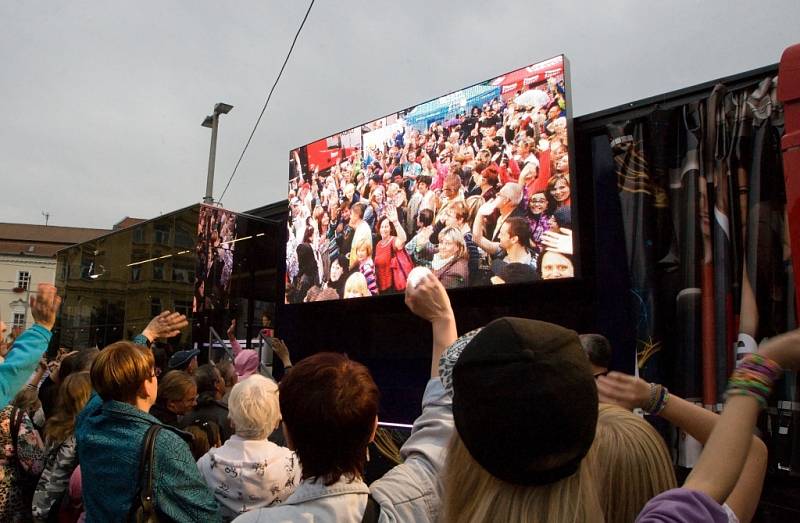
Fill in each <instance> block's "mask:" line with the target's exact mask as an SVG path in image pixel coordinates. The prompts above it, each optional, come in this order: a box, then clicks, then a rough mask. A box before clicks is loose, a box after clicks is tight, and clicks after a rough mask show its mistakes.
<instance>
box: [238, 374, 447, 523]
mask: <svg viewBox="0 0 800 523" xmlns="http://www.w3.org/2000/svg"><path fill="white" fill-rule="evenodd" d="M453 426H454V425H453V408H452V398H451V397H450V395H449V394H447V393H446V392H445V390H444V387H443V386H442V382H441V380H440V379H439V378H433V379H431V380H430V381H429V382H428V385H427V387H426V388H425V395H424V396H423V398H422V414H421V415H420V417H419V418H417V420H416V421H415V422H414V428H413V429H412V432H411V437H409V438H408V441H406V443H405V444H404V445H403V448H402V449H400V455H401V456H402V458H403V463H402V464H400V465H397V466H396V467H394V468H393V469H392V470H390V471H389V472H387V473H386V475H385V476H383V477H382V478H381V479H379V480H377V481H375V482H374V483H373V484H372V485H371V486H370V487H367V485H366V484H365V483H364V482H363V481H360V480H355V481H352V482H347V481H346V480H345V479H344V478H342V479H340V480H339V481H338V482H336V483H334V484H333V485H330V486H328V487H326V486H324V485H322V484H320V483H316V482H312V481H304V482H302V483H301V484H300V485H299V486H298V487H297V490H295V491H294V493H293V494H292V495H291V496H289V498H288V499H287V500H286V501H285V502H284V503H283V505H281V506H278V507H271V508H265V509H259V510H255V511H252V512H247V513H245V514H242V515H241V516H239V517H238V518H236V520H235V522H236V523H267V522H285V521H303V522H308V523H312V522H320V523H321V522H329V521H336V522H343V523H348V522H352V523H359V522H360V521H361V519H362V517H363V515H364V511H365V510H366V507H367V494H369V493H372V497H373V498H375V501H376V502H377V503H378V504H379V505H380V508H381V513H380V519H379V521H380V522H381V523H395V522H409V521H414V522H418V523H424V522H433V521H436V520H437V518H438V514H439V506H440V500H441V485H440V483H439V474H440V471H441V470H442V466H443V465H444V459H445V451H446V449H447V444H448V442H449V441H450V436H451V435H452V434H453ZM301 465H302V463H301Z"/></svg>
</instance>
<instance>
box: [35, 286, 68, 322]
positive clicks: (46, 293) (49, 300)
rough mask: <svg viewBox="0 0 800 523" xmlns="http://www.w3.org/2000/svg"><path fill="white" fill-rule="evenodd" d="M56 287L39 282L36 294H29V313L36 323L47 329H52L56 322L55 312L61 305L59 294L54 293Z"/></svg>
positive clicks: (56, 312)
mask: <svg viewBox="0 0 800 523" xmlns="http://www.w3.org/2000/svg"><path fill="white" fill-rule="evenodd" d="M56 291H57V289H56V288H55V286H53V285H50V284H49V283H40V284H39V285H38V287H37V289H36V295H35V296H31V302H30V305H31V314H33V319H34V320H36V323H38V324H39V325H41V326H42V327H44V328H45V329H47V330H53V325H55V323H56V314H58V308H59V307H61V296H59V295H58V294H56Z"/></svg>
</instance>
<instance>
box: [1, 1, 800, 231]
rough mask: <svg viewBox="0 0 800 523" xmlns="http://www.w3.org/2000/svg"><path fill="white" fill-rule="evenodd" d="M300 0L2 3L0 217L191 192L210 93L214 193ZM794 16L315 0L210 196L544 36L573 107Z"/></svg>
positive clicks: (749, 56)
mask: <svg viewBox="0 0 800 523" xmlns="http://www.w3.org/2000/svg"><path fill="white" fill-rule="evenodd" d="M720 5H723V6H724V10H723V9H722V8H720V7H719V6H720ZM307 6H308V3H307V2H306V1H305V0H297V1H291V2H290V1H287V0H284V1H263V0H262V1H242V0H239V1H236V2H211V1H188V0H186V1H180V2H178V1H166V0H159V1H136V2H102V1H69V2H65V1H55V0H54V1H24V2H23V1H22V0H19V1H13V0H5V1H3V2H0V20H2V22H3V23H2V28H3V30H2V31H0V56H2V58H3V60H2V64H3V67H2V70H0V92H2V93H3V96H4V100H5V102H4V104H3V108H2V113H1V114H2V125H0V182H2V183H0V221H4V222H19V223H44V218H43V216H42V212H44V211H47V212H49V213H50V215H51V216H50V224H51V225H66V226H84V227H110V226H111V225H112V224H114V223H115V222H117V221H118V220H120V219H122V218H123V217H125V216H135V217H142V218H152V217H155V216H157V215H158V214H159V213H162V212H169V211H172V210H175V209H177V208H180V207H183V206H185V205H189V204H191V203H194V202H197V201H200V200H201V199H202V196H203V192H204V190H205V179H206V170H207V166H208V147H209V141H210V130H208V129H206V128H203V127H201V125H200V124H201V122H202V120H203V118H204V117H205V116H206V114H209V113H210V111H211V110H212V108H213V106H214V104H215V103H216V102H220V101H224V102H227V103H230V104H232V105H234V109H233V111H232V112H231V113H230V114H228V115H226V116H223V117H222V119H221V123H220V131H219V145H218V152H217V178H216V182H215V186H214V188H215V190H214V196H215V197H219V195H220V193H221V191H222V188H223V187H224V186H225V183H226V182H227V179H228V177H229V176H230V173H231V172H232V170H233V168H234V165H235V163H236V159H237V158H238V156H239V154H240V153H241V151H242V148H243V146H244V144H245V142H246V140H247V137H248V135H249V133H250V131H251V129H252V127H253V125H254V123H255V121H256V118H257V117H258V113H259V111H260V110H261V107H262V105H263V103H264V100H265V98H266V95H267V92H268V90H269V87H270V86H271V85H272V82H273V81H274V79H275V76H276V75H277V73H278V70H279V68H280V65H281V63H282V61H283V58H284V56H285V54H286V52H287V50H288V47H289V44H290V42H291V38H292V36H293V35H294V32H295V31H296V29H297V27H298V25H299V23H300V20H301V19H302V17H303V14H304V13H305V10H306V8H307ZM545 6H546V9H545ZM611 6H613V8H612V7H611ZM756 6H758V7H756ZM798 19H800V2H797V1H796V0H787V1H766V2H761V3H753V2H749V1H730V2H725V3H717V2H704V1H702V0H677V1H673V2H649V1H642V0H619V1H615V2H593V1H591V2H590V1H585V2H561V3H554V2H540V1H533V0H521V1H517V0H508V1H503V2H496V3H495V2H486V1H465V0H460V1H458V2H454V1H452V2H451V1H448V2H445V1H439V2H436V1H431V0H425V1H409V0H406V1H403V2H397V1H391V2H388V1H387V2H384V1H368V0H359V1H349V0H338V1H332V0H317V2H316V4H315V5H314V8H313V10H312V12H311V15H310V17H309V19H308V22H307V23H306V26H305V29H304V30H303V32H302V34H301V35H300V38H299V40H298V42H297V45H296V47H295V51H294V54H293V55H292V58H291V59H290V61H289V64H288V66H287V68H286V71H285V72H284V75H283V79H282V80H281V82H280V84H279V85H278V87H277V90H276V92H275V94H274V96H273V98H272V101H271V102H270V106H269V107H268V108H267V112H266V114H265V115H264V119H263V121H262V122H261V125H260V127H259V129H258V131H257V132H256V135H255V137H254V139H253V142H252V144H251V145H250V149H249V151H248V153H247V155H246V156H245V158H244V160H243V162H242V165H241V166H240V168H239V172H238V173H237V175H236V177H235V179H234V180H233V183H232V184H231V188H230V189H229V190H228V194H227V195H226V196H225V198H224V201H223V203H224V205H225V207H227V208H230V209H233V210H237V211H246V210H249V209H252V208H255V207H259V206H261V205H265V204H268V203H272V202H275V201H278V200H281V199H283V198H285V194H286V179H287V157H288V150H289V149H290V148H293V147H296V146H298V145H302V144H304V143H307V142H310V141H313V140H315V139H318V138H322V137H324V136H326V135H329V134H332V133H334V132H336V131H339V130H342V129H345V128H349V127H352V126H354V125H356V124H359V123H361V122H364V121H367V120H371V119H374V118H377V117H380V116H382V115H384V114H387V113H390V112H394V111H397V110H399V109H402V108H404V107H407V106H409V105H413V104H415V103H418V102H421V101H425V100H427V99H430V98H432V97H435V96H437V95H439V94H443V93H445V92H448V91H451V90H454V89H458V88H460V87H464V86H466V85H470V84H473V83H476V82H479V81H482V80H484V79H487V78H490V77H493V76H497V75H499V74H501V73H504V72H506V71H509V70H512V69H516V68H518V67H521V66H524V65H527V64H529V63H532V62H535V61H539V60H541V59H545V58H549V57H551V56H554V55H556V54H559V53H562V52H563V53H564V54H565V55H566V56H567V59H568V60H569V62H570V71H571V78H572V98H573V107H574V110H575V115H576V116H578V115H581V114H586V113H589V112H593V111H596V110H601V109H605V108H608V107H611V106H615V105H619V104H622V103H625V102H630V101H634V100H637V99H641V98H644V97H647V96H652V95H656V94H660V93H664V92H668V91H671V90H675V89H679V88H682V87H687V86H690V85H693V84H697V83H700V82H703V81H707V80H712V79H714V78H718V77H721V76H726V75H730V74H735V73H738V72H742V71H746V70H750V69H754V68H757V67H761V66H764V65H768V64H770V63H775V62H777V61H778V60H779V58H780V53H781V50H782V49H783V48H784V47H786V46H787V45H790V44H792V43H797V42H800V31H798V30H797V22H796V21H797V20H798Z"/></svg>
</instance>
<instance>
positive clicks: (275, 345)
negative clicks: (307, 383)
mask: <svg viewBox="0 0 800 523" xmlns="http://www.w3.org/2000/svg"><path fill="white" fill-rule="evenodd" d="M272 350H273V352H275V355H276V356H277V357H278V359H280V360H281V362H282V363H283V366H284V367H291V366H292V360H291V359H290V357H289V347H287V346H286V344H285V343H284V342H283V340H282V339H280V338H272Z"/></svg>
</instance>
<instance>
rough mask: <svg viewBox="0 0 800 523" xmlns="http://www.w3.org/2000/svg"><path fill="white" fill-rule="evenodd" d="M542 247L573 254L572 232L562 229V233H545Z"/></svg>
mask: <svg viewBox="0 0 800 523" xmlns="http://www.w3.org/2000/svg"><path fill="white" fill-rule="evenodd" d="M542 245H544V246H545V247H547V248H548V249H549V250H551V251H556V252H560V253H562V254H572V251H573V246H572V230H570V229H563V228H562V229H561V232H560V233H558V232H553V231H545V232H544V233H543V234H542Z"/></svg>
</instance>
